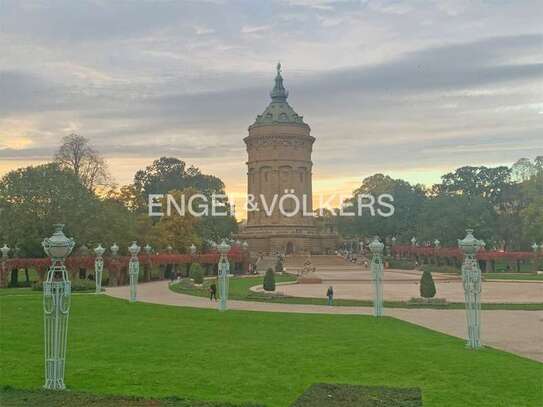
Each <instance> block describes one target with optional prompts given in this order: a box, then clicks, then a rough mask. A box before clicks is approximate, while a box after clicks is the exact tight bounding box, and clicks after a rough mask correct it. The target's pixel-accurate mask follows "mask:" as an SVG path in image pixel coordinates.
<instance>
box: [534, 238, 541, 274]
mask: <svg viewBox="0 0 543 407" xmlns="http://www.w3.org/2000/svg"><path fill="white" fill-rule="evenodd" d="M541 247H542V248H543V244H541ZM532 250H533V251H534V271H537V269H538V267H537V266H538V264H537V263H538V261H537V258H538V254H539V253H538V251H539V246H538V245H537V243H536V242H534V244H533V245H532Z"/></svg>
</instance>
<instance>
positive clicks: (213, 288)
mask: <svg viewBox="0 0 543 407" xmlns="http://www.w3.org/2000/svg"><path fill="white" fill-rule="evenodd" d="M213 299H215V301H217V286H216V285H215V283H211V285H210V286H209V301H213Z"/></svg>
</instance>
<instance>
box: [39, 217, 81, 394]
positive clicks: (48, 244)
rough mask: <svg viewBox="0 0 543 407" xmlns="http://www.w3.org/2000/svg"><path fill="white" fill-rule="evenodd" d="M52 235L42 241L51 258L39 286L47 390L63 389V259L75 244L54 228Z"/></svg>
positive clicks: (67, 290)
mask: <svg viewBox="0 0 543 407" xmlns="http://www.w3.org/2000/svg"><path fill="white" fill-rule="evenodd" d="M54 227H55V233H54V234H53V236H51V237H50V238H47V239H45V240H44V241H43V242H42V246H43V249H44V251H45V253H46V254H47V255H48V256H49V257H51V267H50V268H49V271H48V272H47V279H46V280H45V281H44V283H43V317H44V327H45V329H44V333H45V385H44V386H43V387H44V388H46V389H49V390H63V389H65V388H66V386H65V385H64V366H65V362H66V343H67V339H68V319H69V316H70V297H71V284H70V280H69V278H68V272H67V270H66V266H65V265H64V260H65V259H66V257H68V256H69V254H70V253H71V252H72V250H73V248H74V246H75V242H74V240H73V239H68V238H67V237H66V236H65V235H64V233H63V232H62V229H63V228H64V225H54Z"/></svg>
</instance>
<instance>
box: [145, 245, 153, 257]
mask: <svg viewBox="0 0 543 407" xmlns="http://www.w3.org/2000/svg"><path fill="white" fill-rule="evenodd" d="M143 250H144V251H145V254H146V255H147V256H150V255H151V252H152V251H153V248H152V247H151V245H150V244H149V243H147V244H146V245H145V247H144V248H143Z"/></svg>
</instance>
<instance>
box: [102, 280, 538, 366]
mask: <svg viewBox="0 0 543 407" xmlns="http://www.w3.org/2000/svg"><path fill="white" fill-rule="evenodd" d="M168 284H169V282H168V281H156V282H150V283H142V284H139V285H138V301H139V302H146V303H153V304H163V305H173V306H179V307H194V308H208V309H213V308H217V303H215V302H213V303H212V302H210V301H209V299H207V298H203V297H196V296H192V295H185V294H179V293H175V292H173V291H171V290H170V289H169V287H168ZM106 294H107V295H109V296H112V297H116V298H123V299H128V298H129V287H128V286H123V287H108V288H107V289H106ZM228 306H229V308H230V309H231V310H243V311H260V312H289V313H308V314H351V315H353V314H361V315H371V313H372V308H371V307H329V306H325V305H301V304H279V303H265V302H254V301H234V300H231V301H229V302H228ZM385 315H386V316H390V317H394V318H398V319H401V320H404V321H407V322H410V323H413V324H416V325H420V326H423V327H426V328H429V329H432V330H435V331H438V332H442V333H445V334H448V335H452V336H456V337H459V338H465V337H466V321H465V313H464V311H463V310H433V309H402V308H385ZM481 331H482V334H481V336H482V342H483V344H484V345H487V346H491V347H493V348H496V349H501V350H504V351H507V352H511V353H515V354H518V355H521V356H524V357H526V358H530V359H533V360H537V361H540V362H543V312H542V311H501V310H500V311H482V329H481Z"/></svg>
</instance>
